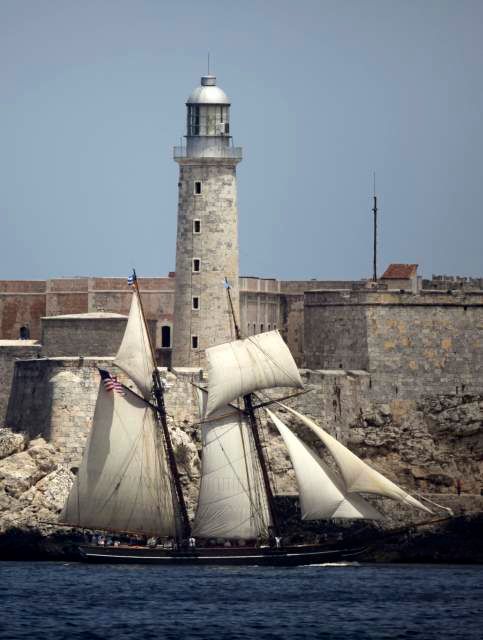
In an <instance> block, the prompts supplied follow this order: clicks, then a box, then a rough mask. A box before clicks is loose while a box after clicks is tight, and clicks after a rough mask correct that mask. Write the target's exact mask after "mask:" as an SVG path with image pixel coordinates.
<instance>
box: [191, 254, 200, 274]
mask: <svg viewBox="0 0 483 640" xmlns="http://www.w3.org/2000/svg"><path fill="white" fill-rule="evenodd" d="M200 270H201V260H200V259H199V258H193V273H198V272H199V271H200Z"/></svg>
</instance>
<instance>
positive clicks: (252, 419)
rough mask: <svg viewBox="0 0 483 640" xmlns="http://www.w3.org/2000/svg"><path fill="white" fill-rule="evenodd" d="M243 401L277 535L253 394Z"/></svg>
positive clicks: (236, 332)
mask: <svg viewBox="0 0 483 640" xmlns="http://www.w3.org/2000/svg"><path fill="white" fill-rule="evenodd" d="M225 288H226V290H227V293H228V301H229V303H230V309H231V314H232V318H233V324H234V326H235V335H236V339H237V340H241V331H240V327H239V326H238V323H237V320H236V316H235V309H234V307H233V301H232V299H231V288H230V285H229V284H228V280H227V279H226V278H225ZM243 402H244V404H245V413H246V414H247V416H248V421H249V423H250V427H251V430H252V434H253V441H254V443H255V450H256V452H257V456H258V460H259V462H260V468H261V470H262V477H263V484H264V485H265V493H266V495H267V502H268V510H269V512H270V517H271V520H272V523H273V530H274V533H275V535H276V534H277V533H278V532H279V527H278V519H277V510H276V507H275V498H274V496H273V491H272V486H271V484H270V477H269V475H268V469H267V462H266V460H265V454H264V451H263V447H262V443H261V440H260V433H259V431H258V422H257V417H256V415H255V411H254V409H253V399H252V394H251V393H248V394H247V395H246V396H243Z"/></svg>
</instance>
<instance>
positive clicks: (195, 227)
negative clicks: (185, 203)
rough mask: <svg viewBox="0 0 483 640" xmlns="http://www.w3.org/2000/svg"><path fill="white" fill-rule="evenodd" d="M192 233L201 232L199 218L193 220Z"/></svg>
mask: <svg viewBox="0 0 483 640" xmlns="http://www.w3.org/2000/svg"><path fill="white" fill-rule="evenodd" d="M193 233H201V220H193Z"/></svg>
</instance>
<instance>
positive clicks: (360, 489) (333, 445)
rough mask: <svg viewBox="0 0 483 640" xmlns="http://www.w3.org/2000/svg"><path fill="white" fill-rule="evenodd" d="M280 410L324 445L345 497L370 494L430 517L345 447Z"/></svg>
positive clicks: (304, 419) (305, 420)
mask: <svg viewBox="0 0 483 640" xmlns="http://www.w3.org/2000/svg"><path fill="white" fill-rule="evenodd" d="M280 406H282V407H283V408H284V409H286V410H287V411H288V412H289V413H291V414H292V415H293V416H295V417H296V418H298V419H299V420H300V421H301V422H303V423H304V424H305V425H307V427H309V429H310V430H311V431H312V432H313V433H315V435H316V436H317V437H318V438H319V439H320V440H321V441H322V442H323V443H324V444H325V446H326V447H327V449H328V450H329V451H330V453H331V454H332V456H333V458H334V460H335V462H336V464H337V466H338V467H339V471H340V473H341V476H342V478H343V480H344V484H345V489H346V491H347V492H348V493H354V492H357V493H372V494H375V495H379V496H384V497H386V498H391V499H392V500H398V501H399V502H403V503H405V504H407V505H409V506H412V507H417V508H418V509H422V510H423V511H426V512H427V513H432V511H431V510H430V509H428V508H427V507H425V506H424V505H423V504H422V503H421V502H419V500H416V498H413V497H412V496H411V495H409V493H407V492H406V491H404V490H403V489H401V488H400V487H398V486H397V484H395V483H394V482H391V480H388V479H387V478H386V477H384V476H383V475H382V473H379V472H378V471H376V470H375V469H372V468H371V467H370V466H369V465H368V464H366V463H365V462H363V461H362V460H361V459H360V458H358V457H357V456H356V455H355V453H352V451H350V450H349V449H348V448H347V447H345V446H344V445H343V444H341V443H340V442H339V441H338V440H336V439H335V438H334V437H332V436H331V435H329V434H328V433H327V431H325V430H324V429H322V427H320V426H319V425H318V424H316V423H315V422H314V421H313V420H311V419H310V418H307V416H304V415H303V414H302V413H299V412H298V411H295V410H294V409H291V408H290V407H288V406H286V405H284V404H281V403H280Z"/></svg>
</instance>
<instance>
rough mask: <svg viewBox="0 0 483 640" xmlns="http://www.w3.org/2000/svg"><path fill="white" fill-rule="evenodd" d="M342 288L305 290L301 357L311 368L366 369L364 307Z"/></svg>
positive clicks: (367, 365) (365, 320)
mask: <svg viewBox="0 0 483 640" xmlns="http://www.w3.org/2000/svg"><path fill="white" fill-rule="evenodd" d="M354 296H357V293H355V292H352V291H349V290H346V291H336V292H315V293H307V294H306V296H305V301H304V312H303V313H304V338H305V340H304V358H305V361H304V362H305V365H306V366H307V367H309V368H311V369H346V370H350V369H368V368H369V352H368V344H367V335H368V327H367V317H366V309H365V307H364V306H363V305H360V304H350V302H351V300H353V298H354Z"/></svg>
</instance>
